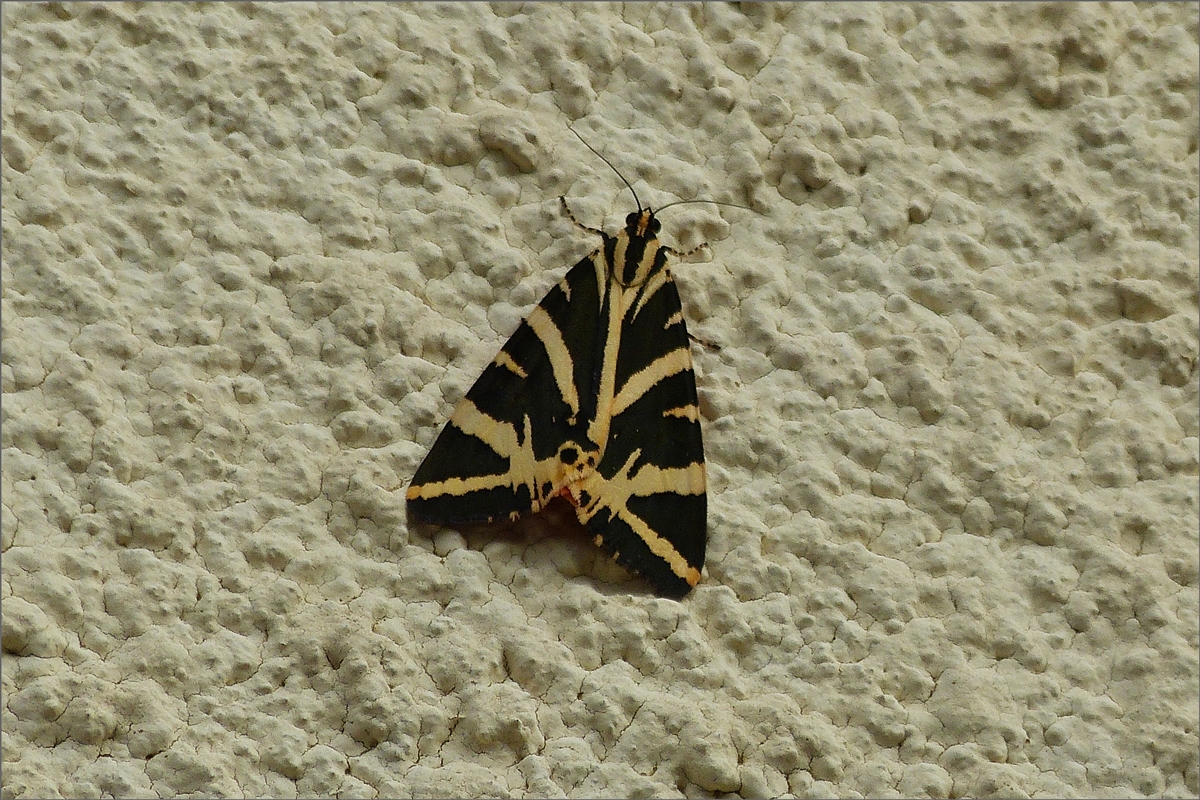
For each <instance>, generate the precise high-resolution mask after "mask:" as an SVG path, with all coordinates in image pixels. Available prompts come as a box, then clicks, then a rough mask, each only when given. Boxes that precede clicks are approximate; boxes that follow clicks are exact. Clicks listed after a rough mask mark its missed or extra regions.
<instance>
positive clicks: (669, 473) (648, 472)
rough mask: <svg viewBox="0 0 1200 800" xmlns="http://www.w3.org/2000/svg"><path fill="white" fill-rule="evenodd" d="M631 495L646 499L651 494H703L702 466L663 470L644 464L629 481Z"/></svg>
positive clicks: (693, 465)
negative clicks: (631, 490)
mask: <svg viewBox="0 0 1200 800" xmlns="http://www.w3.org/2000/svg"><path fill="white" fill-rule="evenodd" d="M629 485H630V486H631V487H632V489H633V492H632V494H633V495H635V496H637V497H646V496H648V495H652V494H662V493H664V492H672V493H674V494H704V464H703V462H696V463H693V464H688V465H687V466H686V467H670V468H668V469H663V468H661V467H656V466H654V465H653V464H645V465H643V466H642V468H641V469H639V470H638V471H637V474H636V475H634V476H633V478H632V479H631V480H630V481H629Z"/></svg>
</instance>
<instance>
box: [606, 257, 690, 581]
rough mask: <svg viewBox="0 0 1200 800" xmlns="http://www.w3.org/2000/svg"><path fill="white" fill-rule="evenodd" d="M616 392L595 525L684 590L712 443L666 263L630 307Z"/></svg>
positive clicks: (629, 558)
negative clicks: (704, 432) (706, 439)
mask: <svg viewBox="0 0 1200 800" xmlns="http://www.w3.org/2000/svg"><path fill="white" fill-rule="evenodd" d="M615 386H616V392H615V398H614V402H613V407H612V412H613V416H612V421H611V426H610V429H609V437H608V442H607V443H606V445H605V451H604V457H603V459H601V461H600V464H599V465H598V467H597V473H598V479H597V480H596V481H594V482H593V487H592V491H593V492H594V493H595V494H596V495H597V497H596V499H595V505H594V506H593V508H594V509H595V510H594V511H591V512H590V513H591V517H590V519H587V520H586V524H587V527H588V529H589V530H590V531H591V532H592V533H593V534H595V537H596V541H597V544H599V545H600V546H602V547H603V548H604V549H605V550H606V551H608V553H609V554H610V555H612V556H613V558H615V559H616V561H617V562H618V563H619V564H621V565H622V566H624V567H626V568H628V569H631V570H633V571H634V572H636V573H638V574H640V575H641V576H642V577H644V578H645V579H646V580H647V581H648V582H649V583H650V584H651V585H652V586H653V587H654V588H655V589H656V590H657V591H658V592H659V593H660V594H663V595H667V596H671V597H682V596H683V595H685V594H687V593H688V592H689V591H691V589H692V587H693V586H695V585H696V583H697V582H698V581H699V580H700V570H701V568H702V567H703V566H704V549H705V538H706V532H705V531H706V516H707V502H706V497H705V475H704V444H703V441H702V440H701V435H700V420H699V417H700V414H699V408H698V405H697V402H696V377H695V373H694V372H693V371H692V355H691V342H690V340H689V338H688V333H687V327H686V325H685V324H684V320H683V310H682V306H681V304H680V300H679V290H678V288H677V287H676V285H675V281H674V280H673V279H672V278H671V274H670V272H669V270H667V269H664V270H663V271H662V273H661V276H658V277H656V278H652V279H651V280H650V281H648V282H647V284H646V286H644V287H643V288H642V290H641V295H640V296H639V297H638V299H637V301H636V302H634V303H633V305H632V307H631V308H630V310H629V311H628V313H627V314H626V316H625V319H624V324H623V327H622V331H621V349H620V354H619V356H618V359H617V370H616V382H615Z"/></svg>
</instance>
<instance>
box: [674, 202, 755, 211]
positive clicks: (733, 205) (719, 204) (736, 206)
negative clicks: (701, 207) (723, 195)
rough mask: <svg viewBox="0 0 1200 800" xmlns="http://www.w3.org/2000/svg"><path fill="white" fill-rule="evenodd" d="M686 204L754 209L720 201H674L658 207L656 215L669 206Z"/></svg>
mask: <svg viewBox="0 0 1200 800" xmlns="http://www.w3.org/2000/svg"><path fill="white" fill-rule="evenodd" d="M687 203H712V204H713V205H714V206H729V207H730V208H740V209H742V210H743V211H751V212H752V211H754V209H753V208H750V207H749V206H740V205H738V204H737V203H726V202H723V201H721V200H676V201H675V202H673V203H667V204H666V205H665V206H662V207H660V208H659V209H658V213H659V214H661V213H662V212H663V211H665V210H666V209H668V208H670V207H671V206H682V205H685V204H687Z"/></svg>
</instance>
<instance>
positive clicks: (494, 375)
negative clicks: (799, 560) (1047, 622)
mask: <svg viewBox="0 0 1200 800" xmlns="http://www.w3.org/2000/svg"><path fill="white" fill-rule="evenodd" d="M572 132H574V129H572ZM576 135H577V136H578V134H576ZM580 139H581V141H582V137H580ZM584 144H585V145H586V146H587V147H588V149H590V150H592V152H593V153H596V155H598V156H600V154H599V153H598V152H597V151H596V150H595V148H593V147H592V146H591V145H589V144H588V143H587V142H586V141H584ZM600 158H601V159H603V158H604V157H603V156H600ZM604 160H605V163H608V162H607V159H604ZM609 166H611V164H610V165H609ZM614 171H616V170H615V168H614ZM617 175H618V177H621V180H622V181H625V185H626V186H628V187H629V190H630V191H631V192H633V187H632V186H631V185H630V184H629V182H628V181H626V180H625V178H624V177H623V176H621V175H620V173H619V172H618V173H617ZM633 196H634V201H635V202H636V203H637V206H638V210H637V211H635V212H633V213H631V214H629V215H628V216H627V217H626V218H625V227H624V229H622V230H621V231H619V232H618V233H617V234H616V235H615V236H610V235H608V234H607V233H605V232H604V231H601V230H595V229H592V228H586V226H582V225H580V223H579V222H578V221H576V220H575V217H574V216H573V215H572V214H571V212H570V209H569V208H567V204H566V200H565V199H563V198H560V200H561V202H562V207H563V210H564V211H565V212H566V214H567V215H568V216H569V217H570V218H571V220H572V221H574V222H575V224H576V225H580V227H584V228H585V229H586V230H588V231H590V232H592V233H594V234H597V235H599V236H600V237H601V239H602V243H601V245H600V247H598V248H597V249H596V250H595V251H593V252H592V253H591V254H590V255H588V256H586V257H585V258H584V259H583V260H581V261H580V262H579V263H578V264H576V265H575V266H574V267H572V268H571V269H570V270H569V271H568V272H567V274H566V276H564V277H563V279H562V280H561V281H559V283H558V285H556V286H555V287H554V288H552V289H551V290H550V292H549V293H548V294H547V295H546V296H545V297H544V298H543V299H542V301H541V302H540V303H538V305H537V306H535V307H534V309H533V310H532V311H531V312H530V313H529V316H528V317H526V318H525V320H524V321H523V322H522V323H521V324H520V326H519V327H518V328H517V330H516V332H515V333H513V335H512V337H511V338H510V339H509V340H508V342H507V343H506V344H505V345H504V346H503V347H502V348H501V349H500V352H499V353H498V354H497V355H496V357H495V358H494V359H493V360H492V362H491V363H490V364H489V365H488V366H487V367H486V368H485V369H484V371H483V374H482V375H481V376H480V377H479V379H478V380H477V381H476V382H475V385H474V386H472V387H471V389H470V391H468V392H467V394H466V396H465V397H463V399H462V400H461V401H460V402H459V403H458V405H457V406H456V407H455V409H454V412H453V413H452V414H451V416H450V420H449V422H448V423H447V424H446V427H445V428H444V429H443V430H442V432H441V434H440V435H439V436H438V438H437V440H436V441H435V442H434V443H433V447H432V448H430V450H429V453H428V455H426V457H425V460H424V461H423V462H422V463H421V466H420V467H418V468H417V471H416V474H414V475H413V479H412V483H411V484H410V485H409V487H408V492H407V495H406V496H407V502H408V513H409V517H410V519H412V520H414V521H416V522H426V523H437V524H448V525H455V524H467V523H479V522H491V521H494V520H497V519H505V518H506V519H516V518H517V517H519V516H520V515H522V514H525V513H529V512H537V511H540V510H541V509H543V508H544V507H545V506H546V504H547V503H549V502H550V501H551V500H552V499H554V498H556V497H564V498H566V499H567V500H568V501H569V502H570V503H571V504H572V505H573V506H574V507H575V511H576V514H577V515H578V517H579V521H580V522H582V523H583V524H584V525H585V526H586V527H587V529H588V530H589V531H590V532H591V533H592V535H593V540H594V541H595V543H596V544H597V545H598V546H600V547H602V548H603V549H604V550H605V551H606V552H607V553H608V554H609V555H610V556H612V558H613V559H615V560H616V561H617V563H619V564H620V565H622V566H623V567H625V568H627V569H629V570H632V571H633V572H635V573H637V574H639V575H641V576H642V577H643V578H645V579H646V580H647V581H648V582H649V583H650V585H651V586H652V587H653V588H654V589H655V590H656V591H657V592H658V593H660V594H662V595H665V596H668V597H675V598H678V597H682V596H684V595H685V594H687V593H688V592H689V591H691V589H692V587H694V586H695V585H696V584H697V583H698V582H699V581H700V570H701V568H702V567H703V566H704V550H705V539H706V533H705V527H706V514H707V503H706V496H705V473H704V447H703V443H702V441H701V434H700V419H699V417H700V414H699V409H698V407H697V403H696V379H695V375H694V373H693V371H692V356H691V349H690V344H691V343H690V339H689V336H688V332H687V326H686V325H685V324H684V318H683V308H682V304H681V302H680V298H679V290H678V289H677V288H676V286H675V281H674V279H673V278H672V277H671V271H670V268H669V266H668V264H667V260H668V257H669V256H680V255H684V256H686V255H688V254H686V253H685V254H680V253H678V252H677V251H675V250H674V249H672V248H670V247H665V246H662V245H660V244H659V241H658V232H659V230H660V227H661V226H660V223H659V221H658V219H657V218H656V217H655V214H654V211H653V210H652V209H650V208H642V204H641V202H640V201H639V200H638V198H637V193H636V192H634V194H633ZM678 202H714V203H715V202H716V201H710V200H704V201H678ZM718 204H719V205H732V204H726V203H718ZM669 205H676V203H671V204H669ZM739 207H740V206H739ZM663 208H666V206H663ZM659 211H662V208H660V209H659Z"/></svg>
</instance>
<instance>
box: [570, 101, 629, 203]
mask: <svg viewBox="0 0 1200 800" xmlns="http://www.w3.org/2000/svg"><path fill="white" fill-rule="evenodd" d="M567 129H568V130H569V131H571V133H573V134H575V136H576V137H577V138H578V139H579V141H581V142H583V146H584V147H586V148H587V149H588V150H591V151H592V152H593V153H595V154H596V157H597V158H599V159H600V160H601V161H603V162H604V163H605V164H608V168H609V169H611V170H612V171H613V172H615V173H617V177H618V178H620V179H621V180H622V181H624V182H625V185H626V186H628V187H629V191H630V192H631V193H632V194H633V202H635V203H637V207H638V211H641V210H642V201H641V200H638V196H637V192H635V191H633V184H631V183H630V182H629V181H626V180H625V176H624V175H622V174H621V171H620V170H619V169H617V168H616V167H614V166H613V165H612V162H611V161H609V160H608V159H607V158H605V157H604V156H603V155H601V154H600V151H599V150H597V149H596V148H594V147H592V146H591V145H590V144H588V143H587V139H584V138H583V137H582V136H580V135H579V131H577V130H575V129H574V128H572V127H571V125H570V123H568V124H567Z"/></svg>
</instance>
